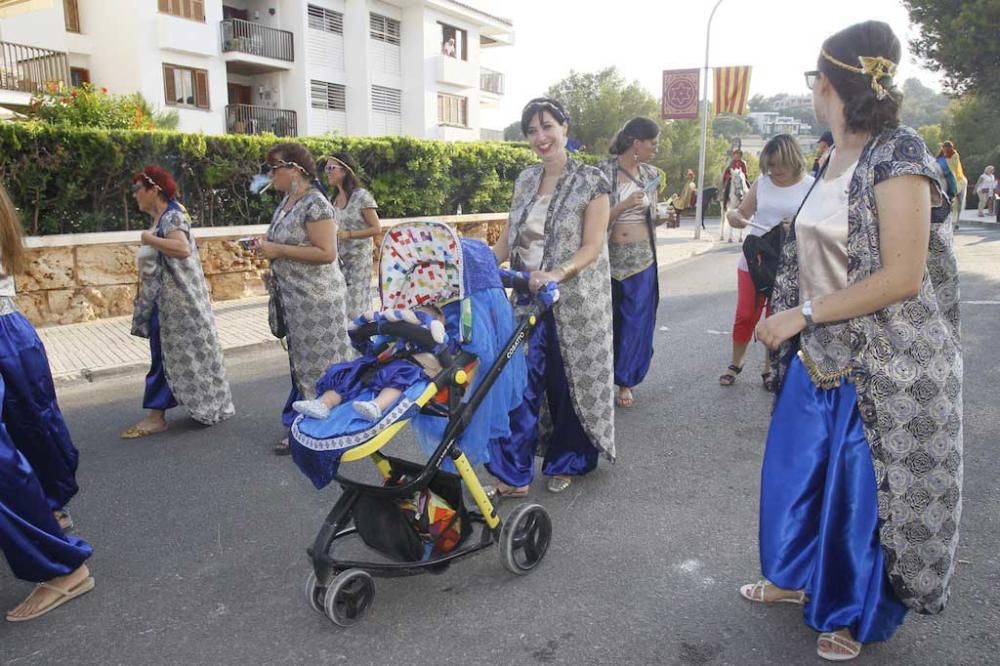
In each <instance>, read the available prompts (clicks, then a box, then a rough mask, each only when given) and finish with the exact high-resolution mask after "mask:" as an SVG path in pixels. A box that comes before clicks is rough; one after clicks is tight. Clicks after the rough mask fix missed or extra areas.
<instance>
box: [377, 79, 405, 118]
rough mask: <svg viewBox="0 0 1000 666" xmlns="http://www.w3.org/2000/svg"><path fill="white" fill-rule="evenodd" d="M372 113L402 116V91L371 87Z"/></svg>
mask: <svg viewBox="0 0 1000 666" xmlns="http://www.w3.org/2000/svg"><path fill="white" fill-rule="evenodd" d="M372 111H381V112H383V113H391V114H394V115H402V113H403V91H401V90H396V89H395V88H386V87H385V86H372Z"/></svg>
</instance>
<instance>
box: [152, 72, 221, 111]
mask: <svg viewBox="0 0 1000 666" xmlns="http://www.w3.org/2000/svg"><path fill="white" fill-rule="evenodd" d="M208 91H209V88H208V71H207V70H204V69H192V68H190V67H181V66H179V65H167V64H164V65H163V97H164V101H165V102H166V104H167V105H168V106H189V107H194V108H198V109H208V108H210V106H211V102H210V97H209V92H208Z"/></svg>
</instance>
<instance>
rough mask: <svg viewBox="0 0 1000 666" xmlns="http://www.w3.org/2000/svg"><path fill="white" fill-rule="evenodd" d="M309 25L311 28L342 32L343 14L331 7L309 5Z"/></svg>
mask: <svg viewBox="0 0 1000 666" xmlns="http://www.w3.org/2000/svg"><path fill="white" fill-rule="evenodd" d="M309 27H310V28H312V29H313V30H322V31H323V32H332V33H334V34H336V35H343V34H344V15H343V14H341V13H340V12H335V11H333V10H331V9H325V8H323V7H317V6H316V5H309Z"/></svg>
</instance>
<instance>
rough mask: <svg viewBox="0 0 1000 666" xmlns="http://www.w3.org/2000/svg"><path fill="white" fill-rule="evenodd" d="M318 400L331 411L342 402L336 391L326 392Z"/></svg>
mask: <svg viewBox="0 0 1000 666" xmlns="http://www.w3.org/2000/svg"><path fill="white" fill-rule="evenodd" d="M316 399H317V400H319V401H320V402H322V403H323V404H324V405H326V406H327V407H329V408H330V409H333V408H334V407H336V406H337V405H339V404H340V401H341V398H340V394H339V393H337V392H336V391H332V390H331V391H325V392H324V393H323V395H321V396H319V397H318V398H316Z"/></svg>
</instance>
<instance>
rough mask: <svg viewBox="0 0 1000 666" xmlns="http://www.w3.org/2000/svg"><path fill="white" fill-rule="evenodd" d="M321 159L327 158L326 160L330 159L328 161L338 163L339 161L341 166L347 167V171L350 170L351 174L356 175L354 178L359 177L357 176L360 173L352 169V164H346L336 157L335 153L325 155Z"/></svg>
mask: <svg viewBox="0 0 1000 666" xmlns="http://www.w3.org/2000/svg"><path fill="white" fill-rule="evenodd" d="M321 159H325V160H326V161H328V162H336V163H337V164H339V165H340V166H342V167H344V168H345V169H347V171H348V172H349V173H350V174H351V175H352V176H354V178H355V179H357V177H358V174H356V173H354V169H352V168H351V167H350V165H348V164H345V163H344V162H342V161H341V160H338V159H337V158H336V157H334V156H333V155H327V156H326V157H323V158H321Z"/></svg>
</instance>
